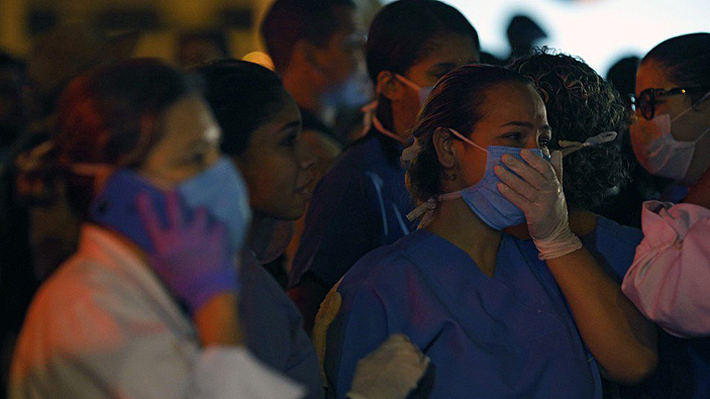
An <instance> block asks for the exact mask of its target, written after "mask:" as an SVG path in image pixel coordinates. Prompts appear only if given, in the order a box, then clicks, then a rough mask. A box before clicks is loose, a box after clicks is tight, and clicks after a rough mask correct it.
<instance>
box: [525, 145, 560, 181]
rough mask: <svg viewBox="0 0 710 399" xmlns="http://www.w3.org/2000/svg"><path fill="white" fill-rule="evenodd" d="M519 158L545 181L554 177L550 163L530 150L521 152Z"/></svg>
mask: <svg viewBox="0 0 710 399" xmlns="http://www.w3.org/2000/svg"><path fill="white" fill-rule="evenodd" d="M520 156H521V157H522V158H523V159H524V160H525V162H527V163H528V165H530V166H531V167H532V168H533V169H535V170H536V171H537V172H538V173H539V174H541V175H542V176H543V177H544V178H545V180H551V179H552V178H553V177H554V170H553V169H552V165H550V162H548V161H546V160H544V159H542V158H541V157H539V156H537V155H535V154H534V153H533V152H532V151H530V150H523V151H521V152H520Z"/></svg>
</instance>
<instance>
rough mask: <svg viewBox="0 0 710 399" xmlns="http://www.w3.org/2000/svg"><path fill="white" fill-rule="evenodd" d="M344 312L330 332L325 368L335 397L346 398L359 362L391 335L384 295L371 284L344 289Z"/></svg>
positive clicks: (341, 311)
mask: <svg viewBox="0 0 710 399" xmlns="http://www.w3.org/2000/svg"><path fill="white" fill-rule="evenodd" d="M342 295H343V301H342V306H341V309H340V313H339V314H338V316H337V317H336V318H335V320H334V321H333V322H332V323H331V325H330V328H329V329H328V333H327V343H326V353H325V362H324V368H325V373H326V376H327V378H328V384H329V387H330V388H331V389H334V390H335V397H337V398H338V399H341V398H345V395H346V393H347V392H348V391H349V390H350V385H351V383H352V380H353V376H354V374H355V369H356V367H357V363H358V361H359V360H360V359H362V358H364V357H365V356H367V355H368V354H369V353H370V352H372V351H374V350H375V349H377V348H378V347H379V346H380V345H381V344H382V343H383V342H384V341H386V340H387V337H388V336H389V331H388V322H387V314H386V310H385V305H384V303H383V301H382V299H381V296H380V295H379V294H378V293H376V292H375V291H374V289H372V288H371V287H369V286H368V285H367V284H364V285H362V286H360V287H359V288H358V289H357V291H356V292H353V293H348V292H347V291H346V292H343V293H342Z"/></svg>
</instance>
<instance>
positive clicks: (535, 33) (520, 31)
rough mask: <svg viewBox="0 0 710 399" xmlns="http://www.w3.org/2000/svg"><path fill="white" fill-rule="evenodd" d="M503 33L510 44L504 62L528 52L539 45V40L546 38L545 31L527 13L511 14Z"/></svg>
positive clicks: (513, 59)
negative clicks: (511, 16)
mask: <svg viewBox="0 0 710 399" xmlns="http://www.w3.org/2000/svg"><path fill="white" fill-rule="evenodd" d="M505 33H506V37H507V38H508V43H509V44H510V55H509V56H508V60H507V62H506V63H508V62H512V61H515V59H516V58H518V57H523V56H526V55H528V54H530V53H531V52H532V50H533V48H534V47H535V46H537V45H540V41H541V40H543V39H545V38H547V33H545V31H544V30H543V29H542V28H541V27H540V25H538V24H537V23H536V22H535V21H534V20H533V19H532V18H531V17H529V16H527V15H515V16H513V18H511V19H510V22H509V23H508V29H507V30H506V31H505Z"/></svg>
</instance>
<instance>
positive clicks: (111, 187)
mask: <svg viewBox="0 0 710 399" xmlns="http://www.w3.org/2000/svg"><path fill="white" fill-rule="evenodd" d="M89 166H92V165H89ZM97 166H99V167H101V166H102V165H97ZM78 169H80V170H84V171H85V170H86V168H85V167H81V168H78ZM80 174H81V173H80ZM83 174H89V173H83ZM174 190H176V191H177V192H178V193H179V197H180V199H181V200H182V202H183V203H182V204H181V205H182V209H183V211H184V215H183V216H184V217H185V218H186V220H189V219H190V218H191V217H192V215H193V214H194V213H195V211H196V210H197V209H198V208H204V209H206V210H207V212H208V214H209V215H210V216H211V218H213V219H214V220H216V221H218V222H220V223H222V224H223V225H224V226H225V227H226V230H227V234H228V236H229V243H230V245H231V249H232V250H233V251H237V250H239V249H240V248H241V247H242V244H243V242H244V239H245V236H246V230H247V226H248V224H249V222H250V219H251V210H250V208H249V202H248V193H247V188H246V185H245V183H244V180H243V179H242V177H241V175H240V174H239V172H237V170H236V169H235V167H234V165H233V164H232V161H231V160H230V159H229V158H227V157H222V158H220V159H219V160H218V161H217V162H216V163H215V164H214V165H212V166H210V167H209V168H208V169H207V170H205V171H203V172H201V173H200V174H198V175H196V176H194V177H192V178H190V179H188V180H186V181H183V182H181V183H180V184H178V185H177V186H176V187H175V188H174ZM141 193H143V194H146V195H148V197H149V199H150V200H151V202H152V204H153V208H154V209H155V210H156V212H157V213H158V215H157V216H158V217H159V218H160V219H161V220H162V222H163V223H164V224H165V225H167V220H168V219H167V217H168V216H167V212H166V200H165V193H166V191H165V190H162V189H160V188H157V187H155V185H153V184H152V183H150V182H149V181H148V180H147V179H146V178H144V177H142V176H140V175H139V174H138V173H137V172H135V171H133V170H130V169H119V170H117V171H115V172H113V173H112V174H111V175H110V176H109V177H108V179H107V180H106V182H105V185H104V187H103V189H102V190H101V192H100V193H99V194H98V195H97V196H96V198H94V200H93V201H92V203H91V206H90V209H89V216H90V217H91V219H92V220H93V221H94V222H96V223H98V224H99V225H102V226H106V227H109V228H111V229H113V230H116V231H117V232H119V233H121V234H123V235H124V236H126V237H128V238H129V239H131V241H133V242H135V243H136V244H138V245H139V246H140V247H141V248H143V249H144V250H145V251H146V252H148V253H150V252H152V250H153V245H152V242H151V240H150V237H149V236H148V232H147V231H146V229H145V226H144V224H143V221H142V219H141V217H140V214H139V213H138V211H137V208H136V198H137V196H138V195H139V194H141Z"/></svg>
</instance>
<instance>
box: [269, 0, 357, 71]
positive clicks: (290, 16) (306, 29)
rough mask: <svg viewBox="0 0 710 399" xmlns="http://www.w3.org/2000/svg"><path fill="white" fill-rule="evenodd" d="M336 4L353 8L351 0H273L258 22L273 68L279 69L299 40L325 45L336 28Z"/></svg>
mask: <svg viewBox="0 0 710 399" xmlns="http://www.w3.org/2000/svg"><path fill="white" fill-rule="evenodd" d="M337 6H342V7H352V8H355V4H354V3H353V2H352V0H276V1H275V2H274V4H272V5H271V8H270V9H269V11H268V12H267V13H266V15H265V16H264V20H263V21H262V23H261V35H262V37H263V38H264V43H265V44H266V49H267V51H268V52H269V55H270V56H271V59H272V60H273V62H274V66H275V67H276V70H277V71H278V72H280V73H283V70H284V69H286V67H288V64H289V63H290V62H291V53H292V51H293V48H294V46H295V45H296V43H298V41H299V40H302V39H303V40H306V41H308V42H310V43H313V44H315V45H317V46H321V47H323V46H326V45H327V44H328V41H329V40H330V38H331V37H332V36H333V34H335V33H336V32H337V31H338V29H340V25H339V21H338V20H337V19H336V18H335V16H334V9H335V7H337Z"/></svg>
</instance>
